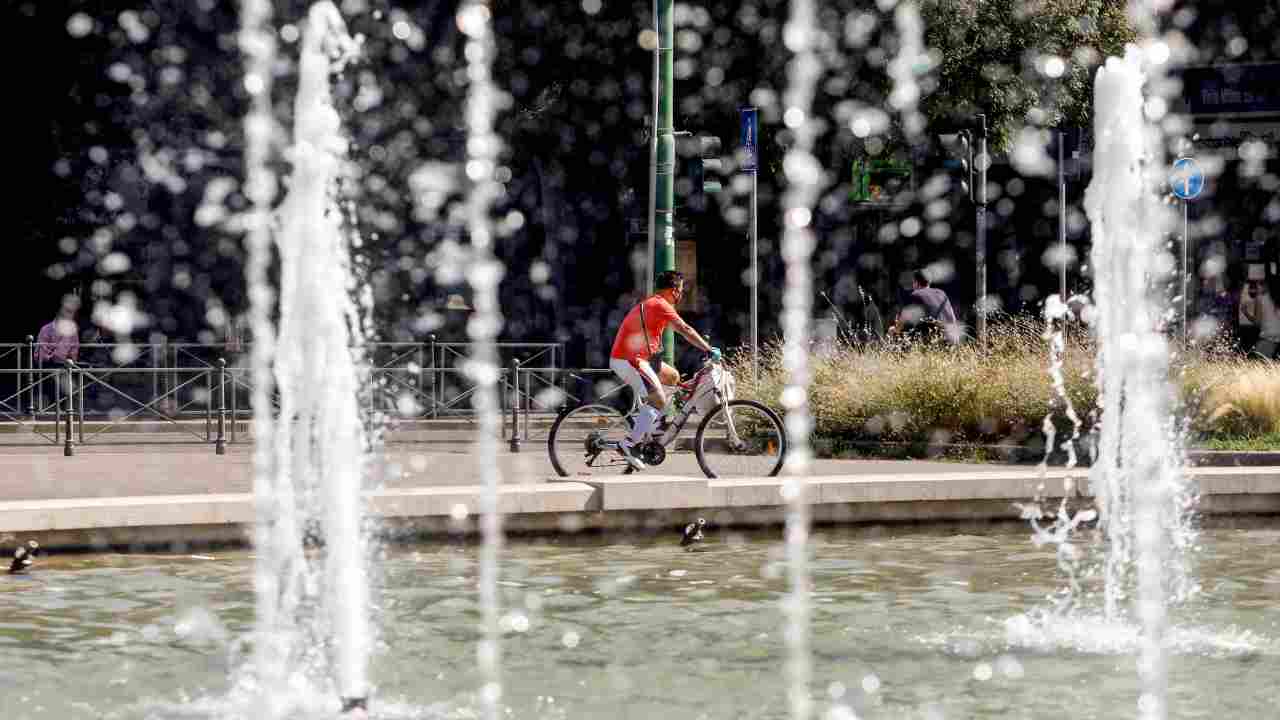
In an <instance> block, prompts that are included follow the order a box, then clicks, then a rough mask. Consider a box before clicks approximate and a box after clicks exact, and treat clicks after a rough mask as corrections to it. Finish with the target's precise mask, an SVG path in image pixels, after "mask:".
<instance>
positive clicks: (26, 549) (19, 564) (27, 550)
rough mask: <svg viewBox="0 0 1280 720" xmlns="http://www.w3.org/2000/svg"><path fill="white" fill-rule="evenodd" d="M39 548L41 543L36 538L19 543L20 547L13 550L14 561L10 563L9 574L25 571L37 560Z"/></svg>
mask: <svg viewBox="0 0 1280 720" xmlns="http://www.w3.org/2000/svg"><path fill="white" fill-rule="evenodd" d="M39 549H40V543H38V542H36V541H35V540H28V541H27V544H26V545H19V546H18V549H17V550H14V551H13V562H12V563H10V564H9V574H10V575H18V574H20V573H25V572H26V571H27V568H30V567H31V564H32V563H34V562H35V561H36V550H39Z"/></svg>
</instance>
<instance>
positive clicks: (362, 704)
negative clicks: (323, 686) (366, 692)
mask: <svg viewBox="0 0 1280 720" xmlns="http://www.w3.org/2000/svg"><path fill="white" fill-rule="evenodd" d="M368 702H369V699H368V698H362V697H355V698H342V714H343V715H350V716H351V717H353V718H366V717H368V716H369V708H368Z"/></svg>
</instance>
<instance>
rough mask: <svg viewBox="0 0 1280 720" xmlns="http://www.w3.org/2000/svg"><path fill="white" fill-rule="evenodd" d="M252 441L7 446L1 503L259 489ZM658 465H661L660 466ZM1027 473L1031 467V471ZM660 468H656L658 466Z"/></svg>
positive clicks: (685, 460) (439, 459)
mask: <svg viewBox="0 0 1280 720" xmlns="http://www.w3.org/2000/svg"><path fill="white" fill-rule="evenodd" d="M501 448H502V450H501V451H500V452H499V454H498V456H497V463H498V468H499V470H500V471H501V473H502V482H504V483H507V484H529V483H545V482H547V481H549V480H551V479H554V477H555V471H554V470H553V469H552V468H551V462H550V460H548V459H547V451H546V446H545V445H544V444H542V443H529V444H526V445H525V446H524V447H523V448H522V452H519V453H512V452H510V451H508V450H507V449H506V443H505V442H504V443H502V444H501ZM252 464H253V456H252V447H251V446H247V445H236V446H231V447H229V448H228V451H227V454H226V455H221V456H219V455H215V454H214V452H213V447H212V446H206V445H197V446H192V445H146V446H138V445H134V446H131V445H92V446H82V447H77V448H76V455H74V456H73V457H64V456H63V454H62V450H61V448H56V447H52V446H50V447H37V448H31V447H26V448H14V447H9V448H5V449H4V451H3V452H0V502H3V501H15V500H52V499H63V498H101V497H135V496H144V495H188V494H196V493H211V494H223V493H247V492H251V491H252V489H253V469H252ZM376 467H377V468H379V470H380V472H381V473H382V477H384V478H385V485H386V486H387V487H390V488H415V487H441V486H461V485H479V484H481V482H482V480H481V476H480V457H479V455H478V454H477V453H476V452H475V451H474V448H473V447H472V446H467V445H459V446H457V447H455V448H452V449H442V447H441V446H440V445H429V446H414V445H392V446H389V447H388V448H387V450H386V452H385V453H384V454H383V456H382V457H380V458H378V459H377V461H376ZM997 467H999V466H991V465H979V464H965V463H956V462H929V461H913V460H905V461H904V460H817V461H815V462H814V464H813V474H814V475H820V476H835V475H848V476H859V475H884V474H902V475H920V474H936V473H948V472H960V471H989V470H992V469H994V468H997ZM655 471H658V469H655ZM1024 471H1025V469H1024ZM659 472H660V473H661V474H662V475H665V476H685V477H696V478H702V477H704V476H703V474H702V471H701V470H700V469H699V468H698V463H697V461H696V460H695V459H694V456H693V453H691V452H681V453H672V454H671V455H669V456H668V458H667V461H666V462H665V463H663V464H662V466H661V468H660V471H659ZM654 474H657V473H656V472H655V473H654Z"/></svg>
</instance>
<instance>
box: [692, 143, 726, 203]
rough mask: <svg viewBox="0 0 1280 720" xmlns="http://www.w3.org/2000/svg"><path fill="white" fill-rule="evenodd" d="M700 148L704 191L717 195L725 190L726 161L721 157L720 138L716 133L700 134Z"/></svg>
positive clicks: (704, 192)
mask: <svg viewBox="0 0 1280 720" xmlns="http://www.w3.org/2000/svg"><path fill="white" fill-rule="evenodd" d="M698 149H699V157H700V158H701V160H702V192H703V194H705V195H715V194H717V193H719V192H721V191H722V190H724V161H723V160H722V159H721V157H720V138H718V137H716V136H715V135H699V136H698Z"/></svg>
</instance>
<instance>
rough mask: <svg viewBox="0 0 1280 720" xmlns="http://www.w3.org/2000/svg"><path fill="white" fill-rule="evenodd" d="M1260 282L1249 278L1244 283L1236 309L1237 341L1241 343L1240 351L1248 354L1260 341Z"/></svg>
mask: <svg viewBox="0 0 1280 720" xmlns="http://www.w3.org/2000/svg"><path fill="white" fill-rule="evenodd" d="M1258 285H1259V283H1258V281H1257V280H1252V279H1251V280H1249V281H1248V282H1246V283H1245V285H1244V291H1243V292H1241V293H1240V302H1239V304H1238V309H1237V310H1236V327H1237V330H1236V342H1237V343H1238V344H1239V347H1240V352H1242V353H1244V354H1245V355H1248V354H1249V353H1251V352H1253V346H1254V345H1255V344H1256V343H1257V342H1258V333H1259V332H1260V328H1259V326H1258V292H1259V287H1258Z"/></svg>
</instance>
